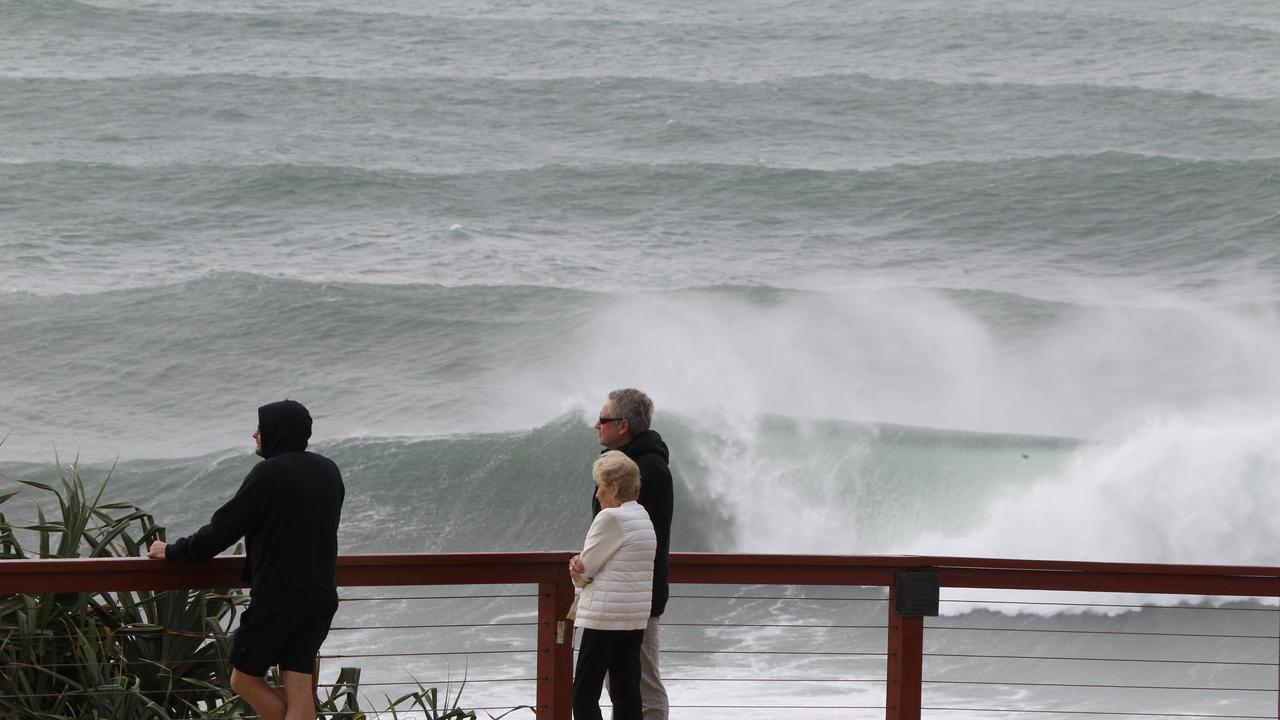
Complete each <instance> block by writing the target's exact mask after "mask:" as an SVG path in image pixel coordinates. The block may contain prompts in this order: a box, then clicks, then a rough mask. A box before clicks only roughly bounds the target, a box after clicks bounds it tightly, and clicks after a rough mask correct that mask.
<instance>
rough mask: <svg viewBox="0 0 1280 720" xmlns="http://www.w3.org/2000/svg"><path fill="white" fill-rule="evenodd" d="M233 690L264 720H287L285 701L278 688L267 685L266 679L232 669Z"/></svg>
mask: <svg viewBox="0 0 1280 720" xmlns="http://www.w3.org/2000/svg"><path fill="white" fill-rule="evenodd" d="M231 689H232V690H235V691H236V694H237V695H239V696H240V697H242V698H244V701H245V702H247V703H249V706H250V707H252V708H253V711H254V712H256V713H258V716H259V717H261V718H262V720H285V714H284V713H285V701H284V698H282V697H280V694H279V693H278V692H277V688H273V687H271V686H270V685H268V684H267V681H266V679H264V678H260V677H256V676H254V675H245V674H244V673H242V672H240V671H239V670H236V669H235V668H232V669H231Z"/></svg>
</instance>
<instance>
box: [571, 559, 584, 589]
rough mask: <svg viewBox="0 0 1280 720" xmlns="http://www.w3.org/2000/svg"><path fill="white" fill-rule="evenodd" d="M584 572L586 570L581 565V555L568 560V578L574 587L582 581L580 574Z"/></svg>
mask: <svg viewBox="0 0 1280 720" xmlns="http://www.w3.org/2000/svg"><path fill="white" fill-rule="evenodd" d="M586 571H587V568H586V567H584V566H583V565H582V556H581V555H574V556H573V557H571V558H569V578H570V579H571V580H573V584H574V585H577V584H579V582H580V581H581V580H582V573H584V572H586Z"/></svg>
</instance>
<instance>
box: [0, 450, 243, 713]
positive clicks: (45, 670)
mask: <svg viewBox="0 0 1280 720" xmlns="http://www.w3.org/2000/svg"><path fill="white" fill-rule="evenodd" d="M109 481H110V475H109V474H108V476H107V478H106V479H105V480H104V481H103V483H102V485H101V486H100V487H99V488H98V489H97V491H96V492H94V493H90V492H87V491H86V488H85V485H84V481H83V479H82V478H81V476H80V472H79V470H78V468H77V466H76V465H75V464H72V465H71V466H70V468H69V472H59V483H58V484H57V485H56V486H55V485H49V484H45V483H41V482H36V481H30V480H24V481H22V484H24V485H26V486H28V487H31V488H34V489H35V490H37V491H40V492H41V493H45V494H47V495H48V496H50V497H51V499H52V501H53V503H54V504H56V506H57V508H58V513H57V515H55V516H54V517H52V518H50V517H47V516H46V515H45V512H44V509H43V507H42V506H37V510H36V517H37V522H36V523H34V524H31V525H18V526H15V525H13V524H11V523H10V522H9V520H8V518H7V517H5V516H4V515H3V514H0V553H2V557H4V558H30V557H32V556H33V555H34V557H39V558H77V557H90V558H103V557H135V558H136V557H139V556H140V555H142V554H143V550H144V549H145V548H146V547H147V546H148V545H149V544H150V543H151V542H152V541H153V540H156V539H159V538H161V536H162V532H163V531H162V528H160V527H158V526H157V525H156V524H155V521H154V519H153V518H152V517H151V515H150V514H148V513H147V512H145V511H143V510H142V509H140V508H138V507H136V506H134V505H129V504H125V503H107V502H104V501H103V499H102V496H103V493H104V491H105V490H106V487H107V483H108V482H109ZM16 494H17V493H16V492H10V493H5V494H4V495H0V504H3V503H5V502H7V501H9V500H10V499H11V498H13V497H14V495H16ZM21 537H31V538H33V539H34V545H35V546H36V547H37V550H36V551H35V553H31V552H29V551H28V550H27V549H26V548H25V547H24V546H23V543H22V542H21V540H20V538H21ZM244 600H245V598H244V596H243V593H242V592H241V591H239V590H232V589H223V590H214V591H208V590H182V591H164V592H151V591H138V592H133V591H120V592H105V591H104V592H91V593H60V594H55V593H44V594H23V595H6V596H2V597H0V688H3V691H0V717H15V718H16V717H22V718H27V717H30V718H68V717H74V718H84V719H86V720H88V719H96V718H103V719H106V718H112V719H115V718H122V719H123V718H157V719H162V718H190V717H202V716H203V715H202V714H203V713H204V712H206V711H209V710H213V709H217V708H222V707H224V706H225V707H226V709H232V708H235V709H239V708H240V707H241V705H240V702H239V701H238V700H237V699H236V698H235V696H234V695H232V694H231V693H230V691H229V690H226V689H225V688H227V687H228V674H227V663H226V658H227V652H228V649H229V641H228V638H227V628H228V627H229V626H230V625H231V623H232V620H233V619H234V617H235V612H236V608H237V605H238V604H240V603H243V602H244Z"/></svg>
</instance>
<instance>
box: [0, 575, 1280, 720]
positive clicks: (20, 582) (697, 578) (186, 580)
mask: <svg viewBox="0 0 1280 720" xmlns="http://www.w3.org/2000/svg"><path fill="white" fill-rule="evenodd" d="M571 555H572V553H571V552H568V551H546V552H523V553H449V554H370V555H344V556H341V557H340V558H339V560H338V583H339V585H341V586H344V587H362V586H363V587H391V586H436V585H513V584H528V585H533V586H536V588H537V593H536V595H537V597H536V603H537V620H536V628H537V647H536V653H537V660H536V668H537V669H536V673H535V675H536V688H537V691H536V693H537V698H536V705H535V712H536V714H537V717H539V718H545V719H554V720H568V718H569V707H570V702H569V701H570V691H571V683H572V659H573V649H572V638H573V633H572V626H571V625H569V624H568V623H567V622H566V621H565V619H564V618H565V616H566V614H567V612H568V609H569V605H570V603H571V601H572V599H573V586H572V584H571V583H570V582H569V578H568V572H567V565H568V560H569V558H570V557H571ZM242 566H243V558H240V557H234V556H228V557H219V558H215V559H214V560H211V561H209V562H205V563H178V562H157V561H153V560H146V559H131V558H111V559H48V560H5V561H3V565H0V594H18V593H73V592H112V591H136V590H177V589H191V588H218V587H242V586H243V585H244V583H243V582H242V581H241V579H240V571H241V568H242ZM904 572H912V573H920V572H925V573H931V574H933V575H934V576H936V579H937V582H938V585H939V586H940V587H942V588H972V589H987V590H1034V591H1054V592H1084V593H1137V594H1141V595H1164V594H1168V595H1188V596H1213V597H1227V598H1230V597H1240V598H1255V597H1262V598H1276V597H1280V568H1275V567H1253V566H1217V565H1162V564H1139V563H1102V562H1069V561H1036V560H1010V559H994V558H965V557H925V556H823V555H766V554H713V553H673V554H672V556H671V581H672V582H673V583H677V584H701V585H786V586H795V585H806V586H867V587H880V588H885V589H887V591H888V592H887V599H888V603H887V604H888V608H889V609H888V616H887V618H886V624H885V625H882V626H879V627H880V628H881V629H883V630H884V631H886V634H887V642H886V643H885V645H884V647H885V652H884V653H861V654H863V655H866V654H881V655H884V656H885V658H886V665H885V677H884V680H883V681H881V682H883V683H884V684H885V686H886V695H885V705H884V712H885V717H886V718H887V720H918V718H920V717H921V689H922V687H923V686H924V685H925V684H927V682H926V681H925V679H924V678H923V677H922V663H923V658H924V657H925V655H926V653H925V650H924V642H923V639H924V632H925V623H924V618H923V617H916V616H901V615H899V614H898V613H897V612H896V611H895V603H894V598H895V595H896V593H897V592H898V587H897V582H898V576H899V573H904ZM822 599H823V598H817V600H822ZM356 600H358V599H356ZM949 602H956V601H955V600H950V601H949ZM959 602H975V603H983V602H985V600H983V599H982V598H976V599H973V600H962V601H959ZM1046 604H1048V603H1046ZM1054 604H1057V603H1054ZM1082 605H1084V603H1082ZM1114 606H1115V604H1114V603H1111V604H1107V603H1103V604H1101V605H1099V607H1114ZM850 627H853V626H850ZM860 627H861V626H860ZM943 629H944V628H941V627H939V628H936V630H943ZM961 629H962V628H959V627H956V628H953V630H961ZM977 629H982V630H991V628H977ZM1194 637H1195V635H1194V634H1188V635H1187V636H1186V638H1184V640H1187V641H1191V640H1194ZM1262 639H1263V640H1267V641H1270V642H1272V643H1275V642H1276V641H1277V639H1278V638H1270V637H1264V638H1262ZM674 652H678V651H674ZM932 655H933V656H934V657H945V656H947V653H932ZM992 657H1001V656H999V655H995V654H993V655H992ZM1004 657H1015V656H1013V655H1008V656H1004ZM1040 659H1052V658H1040ZM1068 659H1071V658H1065V657H1064V658H1061V660H1068ZM1104 659H1105V658H1104ZM1240 664H1241V665H1244V664H1253V665H1257V664H1259V663H1256V662H1254V663H1240ZM928 682H933V683H938V682H940V681H936V680H934V681H928ZM974 684H976V683H974ZM1249 690H1250V692H1253V691H1254V690H1255V688H1249ZM1273 692H1274V691H1273ZM1277 710H1278V711H1280V707H1278V708H1277ZM1277 716H1278V717H1280V715H1277Z"/></svg>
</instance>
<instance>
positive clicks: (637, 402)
mask: <svg viewBox="0 0 1280 720" xmlns="http://www.w3.org/2000/svg"><path fill="white" fill-rule="evenodd" d="M652 419H653V401H652V400H650V399H649V396H648V395H646V394H644V393H643V392H640V391H639V390H636V389H635V388H625V389H622V390H614V391H613V392H611V393H609V399H608V400H607V401H605V404H604V407H602V408H601V409H600V417H599V418H597V420H596V435H597V436H598V438H599V440H600V444H601V445H603V446H604V451H608V450H621V451H622V453H623V454H625V455H626V456H627V457H629V458H631V459H632V460H634V461H635V463H636V465H638V466H639V467H640V498H639V500H638V502H639V503H640V505H642V506H643V507H644V509H645V510H646V511H648V513H649V520H651V521H652V522H653V529H654V532H655V533H656V534H657V536H658V548H657V553H656V554H655V555H654V558H653V604H652V605H651V606H650V608H649V624H648V627H646V628H645V631H644V642H643V645H642V646H641V649H640V697H641V700H642V703H643V706H644V711H643V712H644V720H667V715H668V713H669V712H670V710H669V704H668V700H667V689H666V687H665V686H664V685H663V684H662V675H661V674H660V672H659V669H658V651H659V645H658V626H659V620H660V618H661V617H662V613H663V611H664V610H666V608H667V597H668V595H669V593H670V590H669V586H668V582H667V579H668V577H670V575H671V561H670V559H669V555H670V553H671V516H672V513H673V509H674V505H675V498H674V490H673V487H672V482H671V469H670V467H669V462H670V458H671V453H670V452H669V451H668V450H667V444H666V443H665V442H663V440H662V436H661V435H659V434H658V433H657V432H656V431H654V430H650V429H649V422H650V421H651V420H652ZM604 451H602V452H604ZM591 509H592V512H593V513H599V512H600V501H599V500H598V499H596V497H595V495H594V493H593V494H592V496H591ZM576 560H577V558H575V559H574V560H571V561H570V563H569V566H570V572H571V573H581V572H582V568H581V563H580V561H579V562H578V564H576V565H575V561H576ZM611 694H612V693H611Z"/></svg>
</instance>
